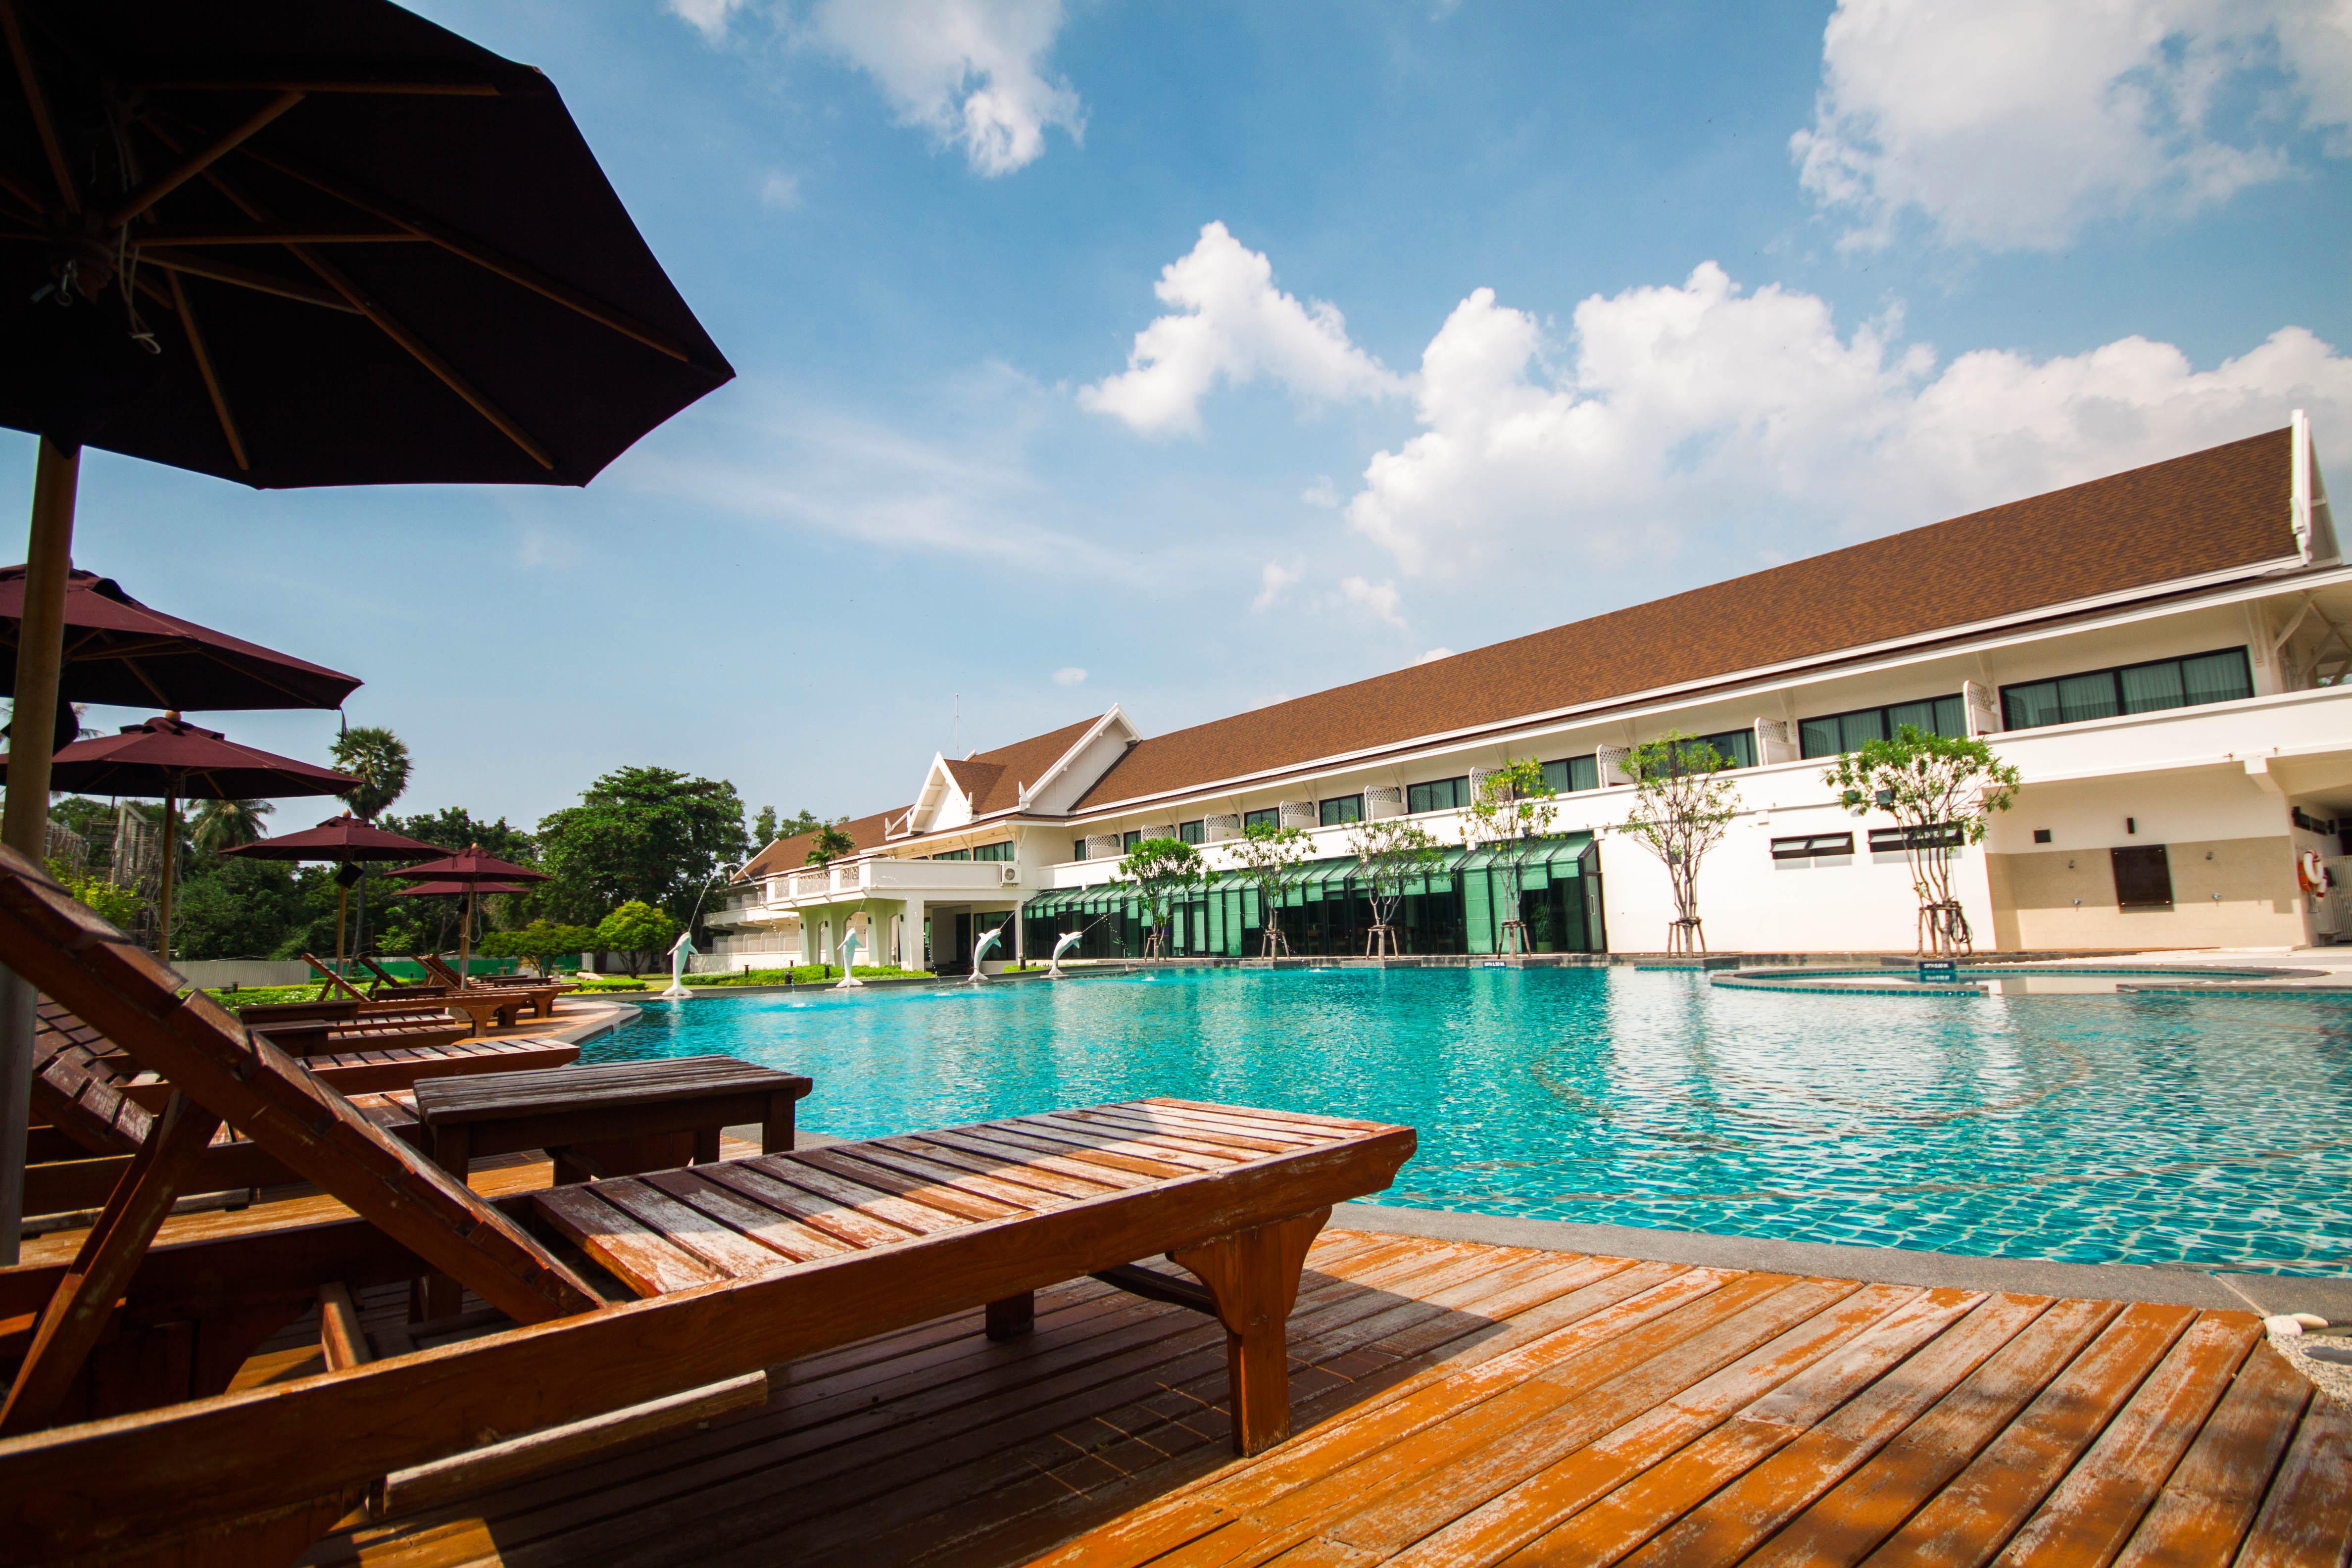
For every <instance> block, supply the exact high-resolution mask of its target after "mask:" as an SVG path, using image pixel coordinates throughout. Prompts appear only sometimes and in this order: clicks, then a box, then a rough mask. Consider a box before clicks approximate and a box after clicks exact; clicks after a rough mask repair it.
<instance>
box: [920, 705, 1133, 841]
mask: <svg viewBox="0 0 2352 1568" xmlns="http://www.w3.org/2000/svg"><path fill="white" fill-rule="evenodd" d="M1101 718H1102V715H1101V714H1099V713H1097V714H1096V715H1094V717H1093V718H1090V719H1081V720H1079V721H1077V722H1076V723H1075V724H1065V725H1063V726H1062V727H1061V728H1060V729H1058V730H1049V731H1046V732H1045V734H1042V735H1032V736H1030V737H1029V738H1028V739H1027V740H1025V741H1015V742H1013V743H1012V744H1011V745H1009V746H999V747H997V748H996V749H995V750H994V751H992V752H973V753H972V754H971V756H969V757H965V758H961V759H959V760H954V761H950V763H948V771H949V772H950V773H954V774H955V779H956V784H957V785H958V786H959V787H960V788H961V789H962V791H963V792H964V794H965V795H969V796H971V814H972V815H973V816H985V815H986V814H988V813H989V812H992V811H1009V810H1011V809H1012V808H1013V807H1014V806H1016V805H1020V804H1021V786H1022V785H1024V784H1035V783H1036V782H1037V781H1038V779H1040V778H1041V777H1043V776H1044V775H1045V770H1046V769H1047V768H1050V767H1052V766H1053V765H1054V764H1055V763H1058V762H1060V761H1061V760H1062V756H1063V754H1064V753H1065V752H1067V751H1068V750H1069V749H1070V748H1071V747H1072V746H1075V745H1076V744H1077V743H1078V741H1079V738H1080V737H1082V736H1083V735H1085V734H1086V732H1087V731H1088V730H1091V729H1093V728H1094V727H1095V725H1096V724H1097V722H1099V721H1100V720H1101Z"/></svg>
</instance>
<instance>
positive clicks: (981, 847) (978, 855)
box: [971, 838, 1013, 860]
mask: <svg viewBox="0 0 2352 1568" xmlns="http://www.w3.org/2000/svg"><path fill="white" fill-rule="evenodd" d="M971 858H973V859H975V860H1010V859H1012V858H1013V840H1011V839H1010V838H1007V839H1005V840H1004V841H1003V842H1002V843H1000V844H975V845H973V846H972V848H971Z"/></svg>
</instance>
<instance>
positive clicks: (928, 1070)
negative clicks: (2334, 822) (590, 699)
mask: <svg viewBox="0 0 2352 1568" xmlns="http://www.w3.org/2000/svg"><path fill="white" fill-rule="evenodd" d="M714 1051H717V1052H725V1053H728V1054H730V1055H733V1056H739V1057H743V1058H748V1059H751V1060H753V1061H759V1062H763V1063H767V1064H770V1065H772V1066H777V1067H788V1068H793V1069H794V1070H796V1071H800V1072H805V1073H807V1074H809V1075H810V1076H811V1077H812V1078H814V1079H815V1080H816V1092H815V1093H814V1096H812V1097H811V1099H810V1100H807V1101H806V1102H805V1103H804V1105H803V1121H804V1124H805V1125H806V1126H807V1127H809V1128H811V1129H812V1130H814V1131H822V1132H825V1133H829V1134H833V1135H835V1136H842V1137H866V1136H872V1135H876V1134H880V1133H886V1132H894V1131H906V1130H908V1129H911V1128H917V1127H934V1126H942V1125H948V1124H951V1123H955V1122H961V1121H976V1120H979V1119H982V1118H985V1117H992V1116H1003V1115H1010V1114H1016V1113H1021V1112H1027V1111H1035V1110H1047V1109H1051V1108H1053V1107H1055V1106H1066V1105H1082V1104H1087V1103H1093V1102H1097V1101H1102V1100H1123V1099H1129V1098H1133V1097H1138V1096H1142V1095H1150V1094H1173V1095H1181V1096H1185V1097H1189V1098H1194V1099H1201V1100H1232V1101H1236V1102H1240V1103H1244V1104H1252V1105H1263V1106H1271V1107H1280V1108H1286V1109H1292V1110H1319V1111H1326V1112H1331V1113H1335V1114H1341V1115H1349V1116H1363V1117H1371V1118H1375V1119H1379V1120H1382V1121H1401V1122H1405V1123H1409V1124H1410V1125H1412V1126H1413V1127H1414V1128H1416V1129H1418V1130H1419V1132H1420V1142H1421V1152H1420V1153H1419V1154H1418V1155H1417V1156H1416V1157H1415V1158H1414V1159H1413V1160H1412V1162H1411V1163H1408V1164H1407V1165H1406V1166H1405V1168H1404V1172H1403V1173H1402V1176H1401V1177H1400V1178H1399V1180H1398V1182H1397V1184H1396V1186H1395V1187H1393V1188H1392V1189H1391V1190H1390V1191H1389V1192H1388V1193H1386V1194H1382V1195H1381V1198H1380V1199H1378V1200H1376V1201H1381V1202H1387V1203H1394V1204H1406V1205H1418V1206H1423V1207H1430V1208H1446V1209H1464V1210H1474V1211H1479V1212H1484V1213H1490V1214H1505V1215H1531V1216H1535V1217H1538V1218H1547V1219H1566V1220H1580V1221H1592V1222H1601V1223H1608V1224H1617V1225H1635V1226H1664V1227H1669V1228H1676V1229H1686V1230H1706V1231H1719V1232H1727V1233H1734V1234H1742V1235H1751V1236H1765V1237H1782V1238H1789V1239H1796V1240H1804V1241H1826V1242H1843V1243H1847V1244H1851V1245H1857V1246H1867V1247H1920V1248H1927V1249H1931V1250H1936V1251H1945V1252H1961V1253H1973V1254H1978V1255H1983V1256H2007V1257H2031V1258H2065V1259H2071V1260H2074V1261H2078V1262H2126V1263H2145V1264H2156V1265H2163V1266H2173V1267H2188V1268H2229V1269H2246V1270H2253V1271H2267V1272H2276V1273H2295V1274H2341V1273H2352V1007H2343V1006H2338V1005H2333V1004H2328V1003H2323V1002H2313V1001H2310V1000H2307V999H2303V998H2289V999H2284V1000H2281V1001H2278V1002H2270V1001H2266V1000H2262V999H2258V998H2248V997H2244V996H2237V997H2231V998H2227V999H2222V998H2209V999H2197V998H2194V997H2186V996H2180V995H2173V994H2158V995H2131V994H2123V995H2104V996H2082V995H2066V996H2042V995H2021V996H1989V997H1955V996H1874V995H1842V996H1812V995H1801V994H1768V993H1759V992H1752V991H1740V990H1732V989H1728V988H1724V987H1716V986H1709V985H1708V984H1706V982H1705V979H1704V978H1703V977H1702V976H1700V975H1697V974H1692V973H1636V972H1634V971H1632V970H1629V969H1626V968H1622V967H1618V968H1591V969H1541V968H1539V969H1527V970H1512V969H1459V968H1445V969H1388V970H1381V969H1330V970H1285V971H1279V972H1275V971H1265V970H1220V971H1206V972H1202V971H1192V972H1185V973H1160V974H1151V975H1132V976H1108V975H1107V976H1093V977H1087V978H1083V979H1078V980H1074V981H1067V982H1060V983H1051V984H1041V983H1034V982H1032V983H1023V984H1002V983H999V984H988V985H982V986H973V987H965V986H955V987H943V988H935V989H927V990H922V991H899V992H895V993H884V992H865V993H858V992H847V993H844V992H838V991H809V992H803V993H799V994H760V995H750V996H730V997H723V998H721V997H705V998H699V999H697V1000H695V1001H691V1002H686V1003H663V1002H650V1003H648V1004H646V1011H645V1015H644V1016H642V1017H641V1018H639V1019H637V1020H636V1021H635V1022H633V1023H632V1024H630V1025H628V1026H625V1027H624V1028H622V1029H621V1030H619V1031H617V1032H616V1033H615V1034H614V1035H613V1036H610V1037H606V1038H604V1039H603V1040H600V1041H598V1042H595V1043H593V1044H592V1045H591V1046H590V1047H587V1049H586V1051H585V1052H584V1053H583V1059H586V1060H592V1061H593V1060H614V1059H623V1058H646V1057H664V1056H689V1055H694V1054H697V1053H700V1052H714Z"/></svg>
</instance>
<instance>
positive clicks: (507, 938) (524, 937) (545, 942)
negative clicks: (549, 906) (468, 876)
mask: <svg viewBox="0 0 2352 1568" xmlns="http://www.w3.org/2000/svg"><path fill="white" fill-rule="evenodd" d="M595 945H596V931H595V930H594V929H593V928H591V927H588V926H573V925H558V924H556V923H555V922H554V921H550V920H535V921H531V922H530V924H529V925H527V926H522V927H520V928H518V929H517V930H514V931H492V932H490V933H489V935H488V936H486V937H484V938H483V939H482V945H481V947H480V949H479V951H480V952H481V953H482V955H483V956H484V957H485V958H528V959H530V961H531V962H532V963H535V964H537V965H538V966H539V969H540V973H542V974H544V973H549V972H550V971H551V970H552V969H553V968H554V967H555V961H556V960H557V959H558V958H561V957H562V956H564V955H566V954H569V955H571V956H572V957H574V958H577V957H578V956H579V955H580V954H582V953H583V952H588V951H589V950H591V949H592V948H593V947H594V946H595ZM615 951H617V950H615Z"/></svg>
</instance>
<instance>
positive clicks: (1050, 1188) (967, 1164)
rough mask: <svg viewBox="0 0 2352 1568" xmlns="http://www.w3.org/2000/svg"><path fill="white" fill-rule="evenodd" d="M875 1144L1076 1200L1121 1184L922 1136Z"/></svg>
mask: <svg viewBox="0 0 2352 1568" xmlns="http://www.w3.org/2000/svg"><path fill="white" fill-rule="evenodd" d="M872 1146H873V1147H875V1148H877V1149H883V1150H887V1151H889V1152H892V1153H894V1154H907V1155H910V1156H912V1157H913V1158H916V1159H919V1160H928V1161H930V1162H932V1163H935V1164H940V1165H945V1166H948V1167H949V1168H950V1169H951V1170H958V1171H964V1172H968V1173H971V1174H973V1175H976V1176H986V1177H987V1178H989V1179H990V1180H991V1181H996V1182H1003V1183H1007V1184H1012V1185H1014V1186H1024V1187H1034V1188H1036V1189H1038V1190H1039V1191H1040V1192H1045V1193H1051V1194H1055V1196H1057V1197H1063V1198H1068V1199H1072V1200H1076V1199H1082V1198H1095V1197H1100V1196H1102V1195H1103V1194H1106V1193H1110V1192H1116V1191H1117V1190H1118V1184H1115V1183H1113V1182H1111V1181H1109V1180H1108V1179H1106V1180H1102V1181H1097V1180H1095V1179H1094V1176H1093V1174H1092V1173H1088V1174H1086V1175H1075V1174H1072V1173H1068V1172H1065V1171H1056V1170H1055V1169H1053V1168H1052V1167H1051V1166H1045V1165H1030V1166H1024V1165H1018V1164H1008V1163H1007V1162H1006V1161H1005V1160H1004V1159H1003V1158H1002V1157H1001V1156H998V1155H995V1154H992V1153H986V1152H979V1153H976V1152H972V1151H971V1150H968V1149H961V1148H958V1147H957V1146H956V1145H955V1144H953V1143H948V1142H939V1141H937V1140H932V1141H929V1142H926V1141H925V1140H922V1139H919V1138H877V1139H876V1140H875V1141H874V1144H873V1145H872Z"/></svg>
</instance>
